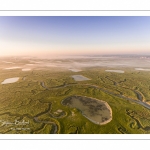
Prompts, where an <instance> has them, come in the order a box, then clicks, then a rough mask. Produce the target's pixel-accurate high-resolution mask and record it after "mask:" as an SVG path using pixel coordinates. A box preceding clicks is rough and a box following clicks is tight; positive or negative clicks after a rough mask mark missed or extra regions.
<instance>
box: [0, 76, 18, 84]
mask: <svg viewBox="0 0 150 150" xmlns="http://www.w3.org/2000/svg"><path fill="white" fill-rule="evenodd" d="M18 80H19V77H16V78H8V79H5V80H4V81H3V82H2V83H1V84H8V83H14V82H17V81H18Z"/></svg>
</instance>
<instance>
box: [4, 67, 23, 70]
mask: <svg viewBox="0 0 150 150" xmlns="http://www.w3.org/2000/svg"><path fill="white" fill-rule="evenodd" d="M20 68H21V67H10V68H5V69H6V70H9V69H20Z"/></svg>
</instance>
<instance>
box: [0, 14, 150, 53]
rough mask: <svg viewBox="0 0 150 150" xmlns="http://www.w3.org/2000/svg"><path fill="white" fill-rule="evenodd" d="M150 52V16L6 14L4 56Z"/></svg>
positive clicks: (0, 31)
mask: <svg viewBox="0 0 150 150" xmlns="http://www.w3.org/2000/svg"><path fill="white" fill-rule="evenodd" d="M81 54H82V55H89V54H93V55H96V54H150V17H124V16H121V17H114V16H112V17H107V16H106V17H105V16H104V17H103V16H100V17H99V16H95V17H94V16H92V17H88V16H87V17H82V16H79V17H74V16H70V17H68V16H66V17H52V16H45V17H38V16H37V17H31V16H28V17H2V16H0V56H4V55H40V56H41V55H46V56H48V55H49V56H53V55H81Z"/></svg>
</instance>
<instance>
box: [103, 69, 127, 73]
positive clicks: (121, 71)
mask: <svg viewBox="0 0 150 150" xmlns="http://www.w3.org/2000/svg"><path fill="white" fill-rule="evenodd" d="M105 71H107V72H117V73H124V71H123V70H105Z"/></svg>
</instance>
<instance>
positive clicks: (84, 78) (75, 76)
mask: <svg viewBox="0 0 150 150" xmlns="http://www.w3.org/2000/svg"><path fill="white" fill-rule="evenodd" d="M72 77H73V78H74V80H75V81H85V80H90V79H89V78H87V77H84V76H83V75H73V76H72Z"/></svg>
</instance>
